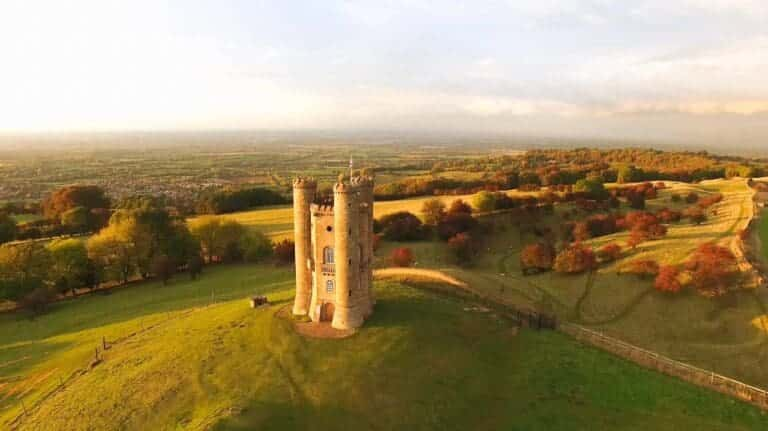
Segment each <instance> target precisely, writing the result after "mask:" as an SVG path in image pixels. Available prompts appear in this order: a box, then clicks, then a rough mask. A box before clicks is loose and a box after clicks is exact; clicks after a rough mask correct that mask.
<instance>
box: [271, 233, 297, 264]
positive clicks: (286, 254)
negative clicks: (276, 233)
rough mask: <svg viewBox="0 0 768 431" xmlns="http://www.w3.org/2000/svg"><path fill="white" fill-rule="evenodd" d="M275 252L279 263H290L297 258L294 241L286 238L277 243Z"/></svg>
mask: <svg viewBox="0 0 768 431" xmlns="http://www.w3.org/2000/svg"><path fill="white" fill-rule="evenodd" d="M273 253H274V255H275V261H276V262H277V263H278V264H279V265H289V264H291V263H293V262H294V261H295V260H296V245H295V244H294V243H293V241H290V240H287V239H284V240H282V241H280V242H278V243H277V244H275V247H274V250H273Z"/></svg>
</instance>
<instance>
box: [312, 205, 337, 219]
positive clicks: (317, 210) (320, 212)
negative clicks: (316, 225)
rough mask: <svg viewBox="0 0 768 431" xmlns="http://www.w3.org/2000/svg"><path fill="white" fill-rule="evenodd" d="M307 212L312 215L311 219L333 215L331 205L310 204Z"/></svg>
mask: <svg viewBox="0 0 768 431" xmlns="http://www.w3.org/2000/svg"><path fill="white" fill-rule="evenodd" d="M309 210H310V212H311V213H312V216H313V217H317V216H332V215H333V205H325V204H312V205H311V206H310V207H309Z"/></svg>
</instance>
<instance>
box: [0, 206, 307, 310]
mask: <svg viewBox="0 0 768 431" xmlns="http://www.w3.org/2000/svg"><path fill="white" fill-rule="evenodd" d="M145 203H146V205H145V206H139V207H132V208H122V209H118V210H116V211H114V213H113V214H112V215H111V217H110V218H109V220H108V222H107V224H106V225H105V226H104V227H103V228H101V229H100V230H99V231H98V232H97V233H96V234H95V235H93V236H91V237H90V238H89V239H87V240H81V239H60V240H54V241H50V242H43V241H26V242H19V243H9V244H3V245H1V246H0V299H5V300H11V301H16V302H17V303H19V304H20V305H22V306H24V307H28V308H30V309H33V310H40V309H41V308H42V307H44V306H45V304H47V303H48V302H50V301H51V300H53V299H55V298H56V297H58V296H61V295H67V294H70V295H75V294H77V292H78V291H79V290H81V289H91V290H93V289H95V288H97V287H99V286H105V285H121V284H125V283H128V282H130V281H132V280H139V279H150V278H156V279H159V280H161V281H162V282H163V283H166V282H168V281H169V280H170V279H171V278H172V277H173V276H174V275H175V274H176V273H179V272H186V273H187V274H188V275H189V277H191V278H193V279H194V278H196V277H197V276H198V275H199V274H200V273H201V272H202V270H203V267H204V265H206V264H210V263H218V262H227V263H229V262H262V261H265V260H267V259H274V260H275V261H276V262H278V263H289V262H291V261H292V260H293V252H294V251H293V250H294V248H293V243H292V242H290V241H282V242H280V243H277V244H273V243H272V241H271V240H270V239H269V238H268V237H266V236H265V235H264V234H262V233H260V232H257V231H253V230H248V229H247V228H246V227H245V226H243V225H241V224H240V223H238V222H236V221H233V220H227V219H221V218H219V217H215V216H207V217H201V218H199V219H196V220H194V221H192V222H190V223H189V224H188V223H187V222H186V221H185V220H184V219H183V218H181V217H179V216H176V215H173V214H171V213H170V212H169V211H168V210H167V209H166V208H163V207H160V206H154V205H152V204H151V203H150V201H145Z"/></svg>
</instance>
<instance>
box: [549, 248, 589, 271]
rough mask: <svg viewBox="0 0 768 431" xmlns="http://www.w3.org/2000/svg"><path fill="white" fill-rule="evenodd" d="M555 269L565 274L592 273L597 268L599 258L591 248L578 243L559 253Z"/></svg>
mask: <svg viewBox="0 0 768 431" xmlns="http://www.w3.org/2000/svg"><path fill="white" fill-rule="evenodd" d="M554 268H555V271H557V272H561V273H565V274H578V273H582V272H584V271H591V270H593V269H596V268H597V258H596V257H595V253H594V252H593V251H592V249H591V248H589V247H587V246H585V245H583V244H581V243H578V242H577V243H573V244H571V245H570V246H568V247H566V248H564V249H563V250H562V251H561V252H560V253H558V255H557V258H555V265H554Z"/></svg>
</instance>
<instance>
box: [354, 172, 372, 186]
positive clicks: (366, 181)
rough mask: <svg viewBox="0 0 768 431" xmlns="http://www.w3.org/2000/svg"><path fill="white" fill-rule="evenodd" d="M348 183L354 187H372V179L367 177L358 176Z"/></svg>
mask: <svg viewBox="0 0 768 431" xmlns="http://www.w3.org/2000/svg"><path fill="white" fill-rule="evenodd" d="M349 183H350V184H351V185H352V186H356V187H373V178H372V177H369V176H367V175H360V176H357V177H352V179H350V180H349Z"/></svg>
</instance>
